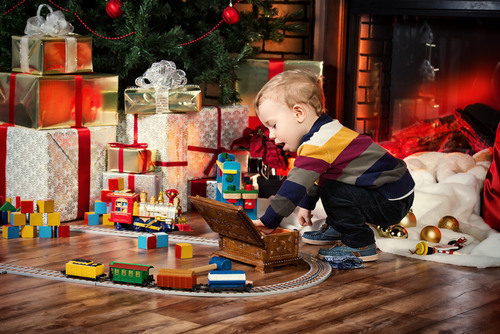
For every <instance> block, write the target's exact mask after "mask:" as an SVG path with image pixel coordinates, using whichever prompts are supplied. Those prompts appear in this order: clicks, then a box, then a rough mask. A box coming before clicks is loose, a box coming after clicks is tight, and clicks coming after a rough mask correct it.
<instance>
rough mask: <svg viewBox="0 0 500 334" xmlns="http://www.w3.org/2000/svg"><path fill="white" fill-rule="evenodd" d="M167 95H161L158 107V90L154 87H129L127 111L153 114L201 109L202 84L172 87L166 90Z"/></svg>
mask: <svg viewBox="0 0 500 334" xmlns="http://www.w3.org/2000/svg"><path fill="white" fill-rule="evenodd" d="M165 95H166V96H165V97H163V96H162V97H160V103H159V104H158V108H157V103H156V98H157V92H156V90H155V89H154V88H148V89H144V88H140V87H131V88H127V89H125V113H127V114H148V115H152V114H156V113H177V112H198V111H200V110H201V90H200V86H197V85H187V86H183V87H176V88H171V89H169V90H166V92H165ZM167 96H168V97H167Z"/></svg>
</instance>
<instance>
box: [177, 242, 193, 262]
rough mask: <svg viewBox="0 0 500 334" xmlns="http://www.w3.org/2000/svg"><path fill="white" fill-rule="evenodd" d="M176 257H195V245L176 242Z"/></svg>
mask: <svg viewBox="0 0 500 334" xmlns="http://www.w3.org/2000/svg"><path fill="white" fill-rule="evenodd" d="M175 257H176V258H178V259H190V258H192V257H193V245H191V244H188V243H180V244H175Z"/></svg>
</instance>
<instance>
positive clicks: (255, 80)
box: [235, 59, 323, 116]
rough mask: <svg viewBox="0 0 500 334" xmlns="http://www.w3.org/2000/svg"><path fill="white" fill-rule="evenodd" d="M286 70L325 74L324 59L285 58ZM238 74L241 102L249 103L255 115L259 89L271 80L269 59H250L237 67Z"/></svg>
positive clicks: (252, 113) (237, 85)
mask: <svg viewBox="0 0 500 334" xmlns="http://www.w3.org/2000/svg"><path fill="white" fill-rule="evenodd" d="M284 70H285V71H289V70H306V71H311V72H312V73H314V74H316V75H317V76H318V77H320V76H321V75H323V61H316V60H285V61H284ZM235 73H236V75H237V76H238V79H239V80H238V81H237V82H236V91H237V92H238V93H239V94H240V98H241V99H242V101H241V102H240V104H242V105H248V107H249V110H250V116H255V109H254V107H253V100H254V98H255V95H257V93H258V92H259V90H260V89H261V88H262V86H264V85H265V84H266V83H267V82H268V81H269V60H268V59H248V60H246V62H245V63H244V64H241V65H239V68H237V69H235Z"/></svg>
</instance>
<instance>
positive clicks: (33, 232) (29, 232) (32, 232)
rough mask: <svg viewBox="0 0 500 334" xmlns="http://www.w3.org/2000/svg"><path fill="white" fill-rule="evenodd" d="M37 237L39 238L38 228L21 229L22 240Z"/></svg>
mask: <svg viewBox="0 0 500 334" xmlns="http://www.w3.org/2000/svg"><path fill="white" fill-rule="evenodd" d="M36 236H37V229H36V226H31V225H27V226H23V227H21V237H22V238H36Z"/></svg>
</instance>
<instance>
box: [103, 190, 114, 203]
mask: <svg viewBox="0 0 500 334" xmlns="http://www.w3.org/2000/svg"><path fill="white" fill-rule="evenodd" d="M111 193H113V190H109V189H102V190H101V201H103V202H110V201H111V198H109V197H108V195H109V194H111Z"/></svg>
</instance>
